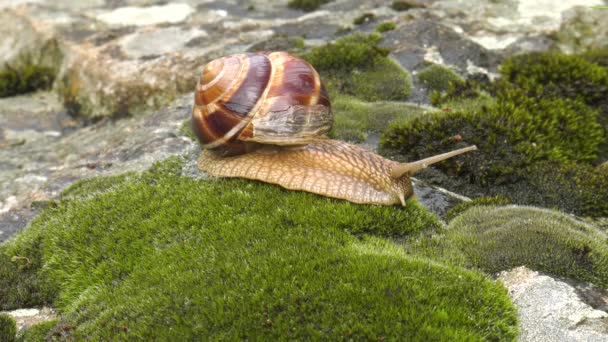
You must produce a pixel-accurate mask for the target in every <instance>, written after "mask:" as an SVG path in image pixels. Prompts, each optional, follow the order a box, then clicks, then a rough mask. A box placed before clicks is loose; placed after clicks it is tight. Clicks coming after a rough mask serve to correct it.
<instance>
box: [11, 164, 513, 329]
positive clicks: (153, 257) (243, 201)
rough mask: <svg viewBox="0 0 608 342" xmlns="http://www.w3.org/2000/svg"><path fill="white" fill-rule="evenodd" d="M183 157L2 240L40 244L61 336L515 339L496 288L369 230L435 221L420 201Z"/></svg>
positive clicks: (395, 230)
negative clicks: (371, 197)
mask: <svg viewBox="0 0 608 342" xmlns="http://www.w3.org/2000/svg"><path fill="white" fill-rule="evenodd" d="M181 167H182V162H181V161H180V160H178V159H170V160H167V161H165V162H163V163H159V164H156V165H155V166H154V167H152V168H151V169H150V170H149V171H147V172H145V173H143V174H141V175H140V176H139V177H135V178H130V179H129V181H126V182H122V183H119V184H117V185H116V186H113V187H111V188H109V189H108V190H107V191H106V192H98V193H97V194H95V195H93V196H90V197H84V198H80V199H79V200H77V201H63V202H61V203H60V204H59V206H58V208H56V209H53V210H52V211H50V212H49V213H48V214H46V215H47V216H46V217H44V218H41V219H36V220H34V221H33V222H32V224H31V225H30V227H28V228H27V229H25V230H24V231H22V232H21V233H19V234H18V236H17V237H16V238H14V239H12V240H10V241H9V242H8V243H7V244H5V245H3V246H2V247H0V249H1V250H2V252H3V253H4V254H6V255H8V256H12V255H17V254H23V253H24V251H25V249H27V248H31V246H30V244H31V243H32V240H35V241H40V242H42V243H39V244H38V246H37V250H38V251H40V260H39V261H37V265H38V269H39V275H40V277H41V278H43V279H45V281H46V282H47V284H50V285H56V286H57V299H56V301H55V302H54V305H55V306H56V307H57V308H58V309H59V310H61V312H62V313H63V316H64V320H65V324H67V325H68V326H70V327H73V329H71V330H69V331H67V333H68V335H69V336H67V338H68V339H73V340H81V339H92V340H130V339H143V340H149V339H159V340H201V339H204V340H216V339H252V340H258V339H271V340H274V339H282V338H289V339H320V338H322V339H331V340H336V339H366V340H368V339H373V340H377V339H389V340H390V339H398V338H400V337H402V336H408V337H409V338H411V339H412V340H437V339H449V340H513V339H514V338H515V336H516V329H515V323H516V322H515V320H516V318H515V317H516V316H515V310H514V308H513V306H512V304H511V303H510V301H509V299H508V296H507V294H506V291H505V289H504V288H503V287H502V286H501V285H500V284H498V283H495V282H494V281H492V280H489V279H488V278H486V277H485V276H483V275H482V274H480V273H478V272H473V271H466V270H463V269H460V268H457V267H453V266H443V265H440V264H436V263H434V262H431V261H429V260H428V259H421V258H417V257H411V256H407V255H406V254H405V253H404V252H403V250H402V249H401V248H399V247H398V246H397V245H395V244H394V243H391V242H389V241H387V240H386V239H384V238H381V237H374V238H371V237H366V236H367V234H375V235H378V236H395V237H398V236H407V235H409V234H413V233H416V232H421V231H423V230H426V229H435V228H437V227H438V225H439V224H438V222H437V221H436V219H435V218H434V217H433V216H432V215H430V214H429V213H428V212H427V211H426V210H424V209H423V208H422V207H421V206H420V205H419V204H417V202H414V201H410V202H408V204H407V206H406V207H404V208H401V207H386V206H364V205H356V204H351V203H349V202H345V201H339V200H333V199H327V198H322V197H319V196H316V195H312V194H308V193H303V192H294V191H286V190H283V189H281V188H279V187H276V186H271V185H267V184H262V183H258V182H251V181H245V180H223V179H218V180H194V179H191V178H186V177H182V176H180V172H181ZM353 234H354V235H353ZM438 308H439V309H438ZM168 326H169V327H171V329H167V327H168Z"/></svg>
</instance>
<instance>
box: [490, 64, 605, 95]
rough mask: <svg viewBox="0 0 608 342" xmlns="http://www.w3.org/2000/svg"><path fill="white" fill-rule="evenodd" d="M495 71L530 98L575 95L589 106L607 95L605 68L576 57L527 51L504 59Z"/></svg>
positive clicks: (504, 80)
mask: <svg viewBox="0 0 608 342" xmlns="http://www.w3.org/2000/svg"><path fill="white" fill-rule="evenodd" d="M499 70H500V74H501V75H502V76H503V79H502V81H503V82H507V83H508V84H510V85H511V86H515V87H517V88H518V89H521V90H523V91H524V92H525V93H527V94H528V95H529V96H532V97H555V98H571V99H577V98H578V99H581V100H583V101H584V102H585V103H587V104H589V105H594V104H596V103H598V102H599V101H604V100H605V99H606V97H608V71H606V69H604V68H602V67H600V66H599V65H597V64H594V63H591V62H588V61H587V60H585V59H583V58H581V57H578V56H570V55H564V54H560V53H553V52H531V53H526V54H521V55H516V56H512V57H510V58H508V59H507V60H505V61H504V62H503V63H502V64H501V66H500V69H499Z"/></svg>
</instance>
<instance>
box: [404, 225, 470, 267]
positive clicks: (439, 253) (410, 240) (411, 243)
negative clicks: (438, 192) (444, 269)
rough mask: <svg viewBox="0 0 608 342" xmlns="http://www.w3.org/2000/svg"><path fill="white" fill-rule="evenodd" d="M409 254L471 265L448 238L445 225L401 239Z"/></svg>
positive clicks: (447, 263) (448, 262) (458, 264)
mask: <svg viewBox="0 0 608 342" xmlns="http://www.w3.org/2000/svg"><path fill="white" fill-rule="evenodd" d="M400 243H401V245H402V246H403V249H404V250H405V252H406V253H407V254H408V255H412V256H418V257H425V258H429V259H431V260H433V261H436V262H439V263H442V264H445V265H453V266H456V267H470V263H469V262H468V260H467V258H466V256H465V254H464V253H463V252H462V251H461V250H460V249H459V248H458V247H456V246H455V245H454V243H453V242H452V241H451V240H450V239H449V238H448V236H447V234H446V228H445V227H443V226H442V227H439V228H436V229H428V230H425V231H422V232H420V233H418V234H412V235H410V236H408V237H406V238H404V239H402V240H401V241H400Z"/></svg>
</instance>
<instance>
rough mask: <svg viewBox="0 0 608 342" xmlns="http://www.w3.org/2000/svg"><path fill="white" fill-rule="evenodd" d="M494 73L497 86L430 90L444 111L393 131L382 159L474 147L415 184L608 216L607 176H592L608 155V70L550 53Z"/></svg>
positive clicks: (511, 62) (477, 82)
mask: <svg viewBox="0 0 608 342" xmlns="http://www.w3.org/2000/svg"><path fill="white" fill-rule="evenodd" d="M500 70H501V73H502V74H503V78H502V79H500V80H499V81H496V82H490V81H489V80H488V79H487V77H485V78H475V79H468V80H466V81H464V82H449V84H448V87H447V90H445V91H441V92H439V91H435V92H433V93H432V94H431V101H432V102H433V104H435V105H438V106H441V108H442V111H441V112H435V113H432V114H431V115H429V116H426V117H419V118H415V119H414V120H410V121H407V122H402V123H398V124H395V125H393V126H392V127H390V128H389V130H388V131H387V132H386V134H385V135H384V136H383V137H382V139H381V143H382V144H383V146H384V147H386V148H387V151H386V153H394V152H395V151H397V153H399V154H401V156H402V158H403V159H406V160H416V159H419V158H421V157H424V156H428V155H433V154H437V153H442V152H445V151H448V150H452V149H454V148H458V147H463V146H466V145H473V144H474V145H477V146H478V147H479V151H476V152H473V153H470V154H467V155H465V156H461V157H458V158H455V159H451V160H448V161H446V162H443V163H440V164H437V165H436V166H434V168H435V169H438V170H440V171H441V174H438V173H437V172H435V171H434V170H428V171H425V172H423V173H421V174H420V177H422V178H425V179H427V180H429V179H431V180H432V181H433V182H434V183H435V184H440V185H441V186H444V187H447V188H450V189H452V190H455V191H459V192H461V193H464V194H466V195H468V196H470V197H478V196H495V195H501V196H504V197H507V198H509V199H510V200H511V201H512V202H513V203H518V204H532V205H538V206H544V207H559V208H561V209H562V210H566V211H568V212H571V213H575V214H580V215H589V216H594V217H597V216H602V215H606V213H607V209H608V204H604V203H607V199H608V191H606V190H604V189H605V188H603V187H604V186H605V185H604V184H605V183H606V180H605V176H602V175H599V173H597V172H594V171H593V170H592V165H594V164H596V163H598V162H601V161H603V160H605V159H606V156H607V155H608V135H607V132H608V131H607V129H608V87H607V86H606V84H608V83H606V81H607V80H608V77H607V75H606V71H605V70H604V69H603V68H601V67H599V66H598V65H595V64H592V63H589V62H587V61H585V60H584V59H582V58H580V57H575V56H565V55H559V54H555V53H530V54H524V55H518V56H514V57H511V58H509V59H507V60H506V61H505V62H504V63H503V65H501V67H500ZM443 89H445V88H443ZM557 171H559V172H560V173H559V174H555V175H553V174H554V173H555V172H557Z"/></svg>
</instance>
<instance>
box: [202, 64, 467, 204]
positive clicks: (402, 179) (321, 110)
mask: <svg viewBox="0 0 608 342" xmlns="http://www.w3.org/2000/svg"><path fill="white" fill-rule="evenodd" d="M194 97H195V103H194V107H193V110H192V128H193V131H194V132H195V134H196V136H197V138H198V140H199V141H200V143H201V144H202V147H203V152H202V154H201V157H200V159H199V161H198V167H199V169H201V170H202V171H205V172H207V173H208V174H209V175H212V176H218V177H239V178H248V179H255V180H260V181H263V182H267V183H273V184H277V185H280V186H282V187H284V188H287V189H291V190H302V191H307V192H312V193H315V194H319V195H323V196H328V197H334V198H340V199H344V200H348V201H351V202H355V203H369V204H384V205H394V204H402V205H405V201H406V200H407V199H408V198H410V197H412V196H413V195H414V191H413V187H412V183H411V179H410V176H411V175H413V174H414V173H416V172H418V171H420V170H422V169H424V168H425V167H427V166H429V165H431V164H433V163H437V162H439V161H442V160H445V159H447V158H451V157H453V156H456V155H459V154H462V153H465V152H467V151H471V150H475V149H476V147H475V146H469V147H466V148H463V149H459V150H455V151H451V152H448V153H444V154H440V155H437V156H433V157H430V158H426V159H422V160H419V161H415V162H411V163H398V162H395V161H392V160H388V159H385V158H383V157H381V156H379V155H377V154H375V153H373V152H371V151H368V150H366V149H364V148H361V147H358V146H355V145H351V144H348V143H345V142H342V141H339V140H333V139H329V138H328V137H327V133H328V132H329V130H330V129H331V127H332V124H333V116H332V113H331V105H330V101H329V96H328V95H327V91H326V89H325V87H324V86H323V83H322V82H321V79H320V78H319V75H318V73H317V72H316V70H315V69H314V68H313V67H312V66H311V65H310V64H308V62H306V61H304V60H303V59H300V58H298V57H295V56H292V55H290V54H288V53H286V52H263V53H248V54H237V55H230V56H226V57H222V58H218V59H215V60H213V61H211V62H209V63H208V64H207V65H206V66H205V67H204V69H203V72H202V75H201V76H200V78H199V80H198V82H197V85H196V91H195V94H194Z"/></svg>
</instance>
